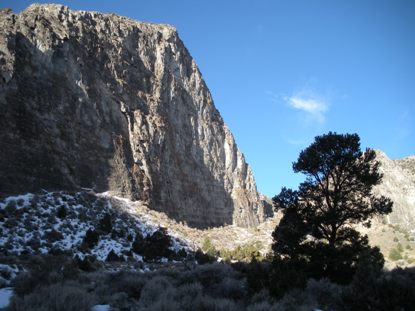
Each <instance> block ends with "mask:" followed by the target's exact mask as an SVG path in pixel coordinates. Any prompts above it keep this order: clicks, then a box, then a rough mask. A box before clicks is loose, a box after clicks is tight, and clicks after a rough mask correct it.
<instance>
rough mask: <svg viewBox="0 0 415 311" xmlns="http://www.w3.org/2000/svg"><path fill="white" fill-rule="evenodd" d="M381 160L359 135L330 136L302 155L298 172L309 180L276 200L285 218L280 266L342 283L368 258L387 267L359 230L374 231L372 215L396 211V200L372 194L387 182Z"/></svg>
mask: <svg viewBox="0 0 415 311" xmlns="http://www.w3.org/2000/svg"><path fill="white" fill-rule="evenodd" d="M375 157H376V153H375V151H374V150H371V149H367V150H366V151H365V152H362V151H361V149H360V138H359V136H358V135H357V134H345V135H341V134H336V133H332V132H329V133H328V134H326V135H322V136H317V137H316V138H315V141H314V142H313V143H312V144H311V145H310V146H309V147H308V148H306V149H304V150H303V151H301V153H300V155H299V157H298V160H297V161H296V162H294V163H293V170H294V172H296V173H298V172H300V173H303V174H304V175H305V176H306V179H305V181H304V182H303V183H301V184H300V186H299V188H298V190H295V191H294V190H291V189H287V188H283V189H282V190H281V192H280V194H279V195H277V196H275V197H274V198H273V201H274V204H275V205H276V206H277V207H279V208H281V209H282V210H283V214H284V216H283V218H282V219H281V222H280V224H279V226H277V227H276V229H275V231H274V232H273V239H274V243H273V245H272V248H273V252H274V257H275V259H276V262H278V263H279V264H281V263H285V264H288V265H290V267H291V268H293V267H294V269H297V268H298V269H304V270H305V271H306V273H307V275H308V276H311V277H317V278H319V277H329V278H331V279H332V280H334V281H337V282H347V281H349V280H350V279H351V277H352V276H353V273H354V271H355V270H356V266H357V264H358V263H359V261H363V259H365V261H366V262H369V263H370V264H372V265H374V266H377V267H380V268H381V267H382V266H383V263H384V260H383V256H382V255H381V253H380V251H379V249H378V248H376V247H374V248H372V247H370V246H369V243H368V238H367V236H362V235H361V234H360V233H359V232H358V231H356V229H355V228H354V227H353V225H356V224H363V225H364V226H367V227H369V226H370V218H371V217H372V216H375V215H384V214H388V213H390V212H391V211H392V202H391V200H389V199H387V198H385V197H383V196H375V195H374V194H373V193H372V188H373V186H375V185H377V184H378V183H379V182H380V181H381V179H382V175H381V174H380V173H379V162H377V161H376V160H375Z"/></svg>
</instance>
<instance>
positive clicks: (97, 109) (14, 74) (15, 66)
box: [0, 5, 265, 227]
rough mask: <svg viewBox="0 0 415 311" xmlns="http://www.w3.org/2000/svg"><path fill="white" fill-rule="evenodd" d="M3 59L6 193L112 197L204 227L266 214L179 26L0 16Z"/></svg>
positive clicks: (36, 12) (60, 12) (92, 15)
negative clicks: (77, 191)
mask: <svg viewBox="0 0 415 311" xmlns="http://www.w3.org/2000/svg"><path fill="white" fill-rule="evenodd" d="M0 57H1V60H0V66H1V76H0V88H1V92H0V114H1V122H0V150H1V153H2V155H1V158H0V192H1V193H2V194H9V193H19V192H20V193H21V192H26V191H36V190H40V189H42V188H44V189H50V190H53V189H71V188H77V187H88V188H94V189H95V190H97V191H107V190H110V191H113V192H115V193H117V194H118V195H122V196H125V197H129V198H132V199H134V200H141V201H144V202H147V203H148V204H149V206H151V208H153V209H156V210H160V211H164V212H166V213H167V214H168V215H169V216H171V217H173V218H175V219H177V220H180V221H183V222H186V223H188V224H189V225H191V226H197V227H209V226H219V225H223V224H237V225H241V226H252V225H255V224H257V223H258V221H260V220H261V219H262V218H263V217H264V216H263V215H264V214H265V213H264V212H263V210H262V209H263V205H262V203H261V200H260V198H259V195H258V192H257V190H256V184H255V180H254V178H253V175H252V172H251V169H250V167H249V166H248V165H247V163H246V162H245V159H244V156H243V154H242V153H241V152H240V151H239V150H238V148H237V146H236V143H235V140H234V138H233V136H232V134H231V132H230V131H229V129H228V128H227V127H226V125H225V124H224V122H223V120H222V118H221V116H220V114H219V112H218V111H217V110H216V108H215V106H214V104H213V101H212V97H211V94H210V92H209V90H208V88H207V87H206V84H205V82H204V81H203V79H202V75H201V73H200V72H199V70H198V68H197V65H196V63H195V62H194V60H193V59H192V57H191V56H190V54H189V52H188V51H187V49H186V48H185V46H184V45H183V43H182V41H181V40H180V38H179V36H178V34H177V31H176V29H175V28H174V27H171V26H168V25H155V24H148V23H142V22H137V21H134V20H131V19H128V18H125V17H120V16H117V15H114V14H101V13H97V12H86V11H71V10H70V9H68V8H67V7H65V6H61V5H32V6H30V7H29V8H27V9H26V10H25V11H23V12H21V13H20V14H14V13H13V12H11V11H10V10H2V11H1V13H0ZM260 218H261V219H260Z"/></svg>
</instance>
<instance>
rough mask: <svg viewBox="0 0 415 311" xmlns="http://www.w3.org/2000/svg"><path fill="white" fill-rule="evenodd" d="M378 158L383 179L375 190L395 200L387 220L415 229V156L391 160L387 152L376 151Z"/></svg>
mask: <svg viewBox="0 0 415 311" xmlns="http://www.w3.org/2000/svg"><path fill="white" fill-rule="evenodd" d="M376 159H377V160H378V161H380V163H381V166H380V171H381V172H382V173H383V180H382V183H381V184H380V185H378V186H376V188H375V192H376V193H378V194H381V195H384V196H386V197H389V198H390V199H391V200H392V201H393V209H392V213H391V214H389V215H388V216H386V220H387V222H388V223H391V224H396V225H399V226H401V227H404V228H405V229H408V230H415V156H410V157H407V158H404V159H401V160H391V159H389V158H388V157H387V156H386V154H385V153H383V152H381V151H376Z"/></svg>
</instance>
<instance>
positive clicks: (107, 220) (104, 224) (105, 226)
mask: <svg viewBox="0 0 415 311" xmlns="http://www.w3.org/2000/svg"><path fill="white" fill-rule="evenodd" d="M98 229H99V230H102V231H104V232H105V233H111V231H112V221H111V214H109V213H106V214H105V215H104V217H102V218H101V219H100V221H99V223H98Z"/></svg>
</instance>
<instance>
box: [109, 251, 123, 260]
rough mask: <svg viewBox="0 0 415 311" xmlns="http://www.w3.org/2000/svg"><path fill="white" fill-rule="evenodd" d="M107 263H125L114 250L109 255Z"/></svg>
mask: <svg viewBox="0 0 415 311" xmlns="http://www.w3.org/2000/svg"><path fill="white" fill-rule="evenodd" d="M106 261H124V258H123V257H122V256H118V255H117V254H116V253H115V252H114V250H111V251H110V252H109V253H108V255H107V259H106Z"/></svg>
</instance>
